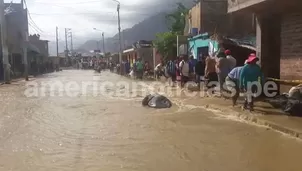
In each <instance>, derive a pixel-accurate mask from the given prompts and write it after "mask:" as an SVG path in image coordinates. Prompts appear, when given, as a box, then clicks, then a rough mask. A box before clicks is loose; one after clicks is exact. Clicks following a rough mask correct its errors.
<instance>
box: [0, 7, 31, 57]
mask: <svg viewBox="0 0 302 171" xmlns="http://www.w3.org/2000/svg"><path fill="white" fill-rule="evenodd" d="M5 6H9V4H5ZM11 7H12V8H13V9H14V12H12V13H10V14H9V15H6V23H7V25H6V26H7V39H8V49H9V52H10V53H19V54H22V43H23V34H24V31H25V29H28V20H27V12H26V10H24V9H23V7H22V5H21V4H12V5H11ZM24 26H25V28H24Z"/></svg>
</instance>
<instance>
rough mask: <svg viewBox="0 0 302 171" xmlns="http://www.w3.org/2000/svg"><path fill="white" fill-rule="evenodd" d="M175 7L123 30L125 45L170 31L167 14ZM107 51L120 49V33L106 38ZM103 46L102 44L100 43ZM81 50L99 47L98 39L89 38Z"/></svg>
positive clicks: (189, 2)
mask: <svg viewBox="0 0 302 171" xmlns="http://www.w3.org/2000/svg"><path fill="white" fill-rule="evenodd" d="M184 1H185V2H184V4H185V5H186V6H188V7H190V6H192V4H193V1H192V0H184ZM173 10H174V9H168V10H166V11H165V12H161V13H158V14H155V15H153V16H151V17H149V18H146V19H145V20H143V21H141V22H139V23H137V24H135V25H134V26H133V27H132V28H128V29H125V30H123V31H122V36H121V37H122V42H123V43H124V45H123V48H124V47H128V46H131V45H132V44H133V43H134V42H137V41H139V40H154V39H155V37H156V34H157V33H161V32H166V31H168V23H167V21H166V14H167V13H170V12H171V11H173ZM105 46H106V47H105V49H106V52H118V51H119V37H118V34H116V35H115V36H113V37H111V38H108V39H106V42H105ZM100 47H102V44H101V45H100ZM78 49H79V50H85V51H87V50H93V49H97V41H96V40H88V41H86V42H85V43H84V44H83V45H81V46H80V47H79V48H78Z"/></svg>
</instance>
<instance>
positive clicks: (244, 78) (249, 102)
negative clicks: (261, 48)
mask: <svg viewBox="0 0 302 171" xmlns="http://www.w3.org/2000/svg"><path fill="white" fill-rule="evenodd" d="M258 61H259V58H257V57H256V55H255V54H251V55H250V56H249V58H248V59H247V65H245V66H244V67H243V68H242V70H241V73H240V79H239V80H240V88H241V89H242V90H243V91H244V92H245V93H246V98H245V102H244V108H245V109H246V108H247V107H249V109H250V110H251V111H252V110H253V107H254V100H253V98H254V97H253V94H254V93H256V92H257V88H258V87H257V86H256V87H255V85H254V84H255V83H257V82H259V78H260V79H261V83H264V78H263V74H262V71H261V68H260V66H259V65H257V62H258ZM261 83H260V85H261ZM252 85H254V86H253V87H251V86H252ZM257 85H259V84H257Z"/></svg>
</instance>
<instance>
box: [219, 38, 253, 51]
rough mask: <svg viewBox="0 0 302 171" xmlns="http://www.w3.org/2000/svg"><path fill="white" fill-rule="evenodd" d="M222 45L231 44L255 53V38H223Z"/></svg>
mask: <svg viewBox="0 0 302 171" xmlns="http://www.w3.org/2000/svg"><path fill="white" fill-rule="evenodd" d="M223 39H224V40H223V42H224V43H228V44H233V45H236V46H240V47H243V48H246V49H250V50H253V51H256V37H249V38H242V39H233V38H223Z"/></svg>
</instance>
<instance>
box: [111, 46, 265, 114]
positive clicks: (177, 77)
mask: <svg viewBox="0 0 302 171" xmlns="http://www.w3.org/2000/svg"><path fill="white" fill-rule="evenodd" d="M258 61H259V59H258V58H257V57H256V54H254V53H252V54H250V55H249V56H248V58H247V59H246V61H245V63H244V65H243V66H240V64H238V63H237V60H236V59H235V58H234V57H233V56H232V53H231V51H230V50H225V51H222V52H219V53H218V54H217V56H216V57H210V56H205V55H200V56H199V58H198V59H194V57H193V56H188V55H182V56H179V57H177V58H173V57H170V58H169V59H168V60H167V61H165V62H163V61H162V62H160V63H159V64H157V65H156V66H155V68H154V69H153V70H152V69H151V67H150V65H149V63H148V62H143V61H142V60H141V59H140V58H138V59H137V61H136V62H135V63H133V65H132V66H131V65H130V62H129V61H127V60H125V61H123V62H122V63H121V64H117V65H116V69H117V72H118V73H121V74H122V75H129V76H131V77H132V78H137V79H143V78H144V77H145V76H148V75H155V78H156V79H158V78H160V77H162V76H164V77H166V78H167V79H171V82H172V86H174V85H175V84H176V83H177V82H180V86H181V87H182V88H183V87H184V86H185V85H186V83H188V82H189V81H194V82H196V84H197V87H198V88H199V90H200V89H201V82H204V85H205V86H204V87H205V88H207V90H208V91H209V92H210V93H212V94H214V93H216V92H217V90H218V93H219V94H220V95H221V96H222V97H224V98H228V97H230V98H231V99H232V102H233V106H235V105H236V103H237V99H238V97H239V95H240V92H243V93H244V94H245V103H244V106H243V107H244V108H246V109H250V110H253V107H254V97H255V94H256V92H257V91H258V90H257V86H252V87H249V83H250V82H252V83H254V82H257V83H259V84H260V85H263V83H264V82H265V81H264V77H263V74H262V72H261V68H260V66H259V65H258ZM109 66H115V65H113V64H112V65H109ZM109 68H113V67H109ZM112 70H113V69H112ZM228 95H229V96H228Z"/></svg>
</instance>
